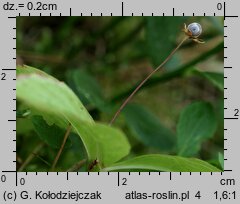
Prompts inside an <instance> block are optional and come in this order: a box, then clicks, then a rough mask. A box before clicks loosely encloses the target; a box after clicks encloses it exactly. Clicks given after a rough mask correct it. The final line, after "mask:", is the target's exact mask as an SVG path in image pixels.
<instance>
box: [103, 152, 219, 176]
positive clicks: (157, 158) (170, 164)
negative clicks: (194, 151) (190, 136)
mask: <svg viewBox="0 0 240 204" xmlns="http://www.w3.org/2000/svg"><path fill="white" fill-rule="evenodd" d="M134 169H135V170H139V169H140V170H150V171H151V170H152V171H171V172H217V171H221V170H220V169H218V168H216V167H214V166H212V165H211V164H209V163H207V162H205V161H202V160H199V159H195V158H184V157H180V156H171V155H161V154H151V155H143V156H139V157H135V158H132V159H129V160H127V161H123V162H119V163H115V164H114V165H112V166H109V167H107V168H105V169H103V171H122V170H134Z"/></svg>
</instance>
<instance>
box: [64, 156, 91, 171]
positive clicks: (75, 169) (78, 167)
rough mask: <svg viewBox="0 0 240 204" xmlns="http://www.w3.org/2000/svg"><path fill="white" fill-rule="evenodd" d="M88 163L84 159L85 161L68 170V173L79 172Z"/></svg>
mask: <svg viewBox="0 0 240 204" xmlns="http://www.w3.org/2000/svg"><path fill="white" fill-rule="evenodd" d="M86 162H87V160H86V159H83V160H81V161H79V162H77V163H76V164H74V165H73V166H72V167H71V168H69V169H68V170H67V172H74V171H77V170H78V169H80V168H81V167H82V166H83V165H84V164H85V163H86Z"/></svg>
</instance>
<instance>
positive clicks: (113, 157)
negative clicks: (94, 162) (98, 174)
mask: <svg viewBox="0 0 240 204" xmlns="http://www.w3.org/2000/svg"><path fill="white" fill-rule="evenodd" d="M92 130H93V134H94V135H95V138H96V141H97V144H98V145H99V147H100V157H99V159H100V161H103V166H108V165H110V164H112V163H114V162H117V161H118V160H120V159H122V158H123V157H124V156H127V155H128V154H129V152H130V144H129V142H128V140H127V138H126V136H125V135H124V134H123V132H122V131H120V130H118V129H116V128H112V127H110V126H107V125H103V124H95V125H94V128H93V129H92Z"/></svg>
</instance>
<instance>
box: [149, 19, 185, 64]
mask: <svg viewBox="0 0 240 204" xmlns="http://www.w3.org/2000/svg"><path fill="white" fill-rule="evenodd" d="M146 21H147V22H146V23H147V25H146V45H147V46H146V48H147V53H148V55H149V57H150V59H151V61H152V63H153V66H158V65H159V64H160V63H161V62H163V60H164V59H166V57H167V56H168V55H169V54H170V53H171V51H172V49H173V48H174V46H175V44H176V39H177V38H178V36H179V35H180V34H181V29H182V28H183V23H184V17H183V18H179V17H157V16H155V17H152V16H151V17H146ZM171 62H173V61H172V60H170V61H169V63H168V64H170V63H171ZM166 66H167V65H166Z"/></svg>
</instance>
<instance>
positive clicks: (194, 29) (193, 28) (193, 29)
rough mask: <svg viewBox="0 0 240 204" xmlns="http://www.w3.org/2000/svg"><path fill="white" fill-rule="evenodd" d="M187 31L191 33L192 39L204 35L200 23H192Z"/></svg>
mask: <svg viewBox="0 0 240 204" xmlns="http://www.w3.org/2000/svg"><path fill="white" fill-rule="evenodd" d="M187 30H188V31H189V32H190V33H191V35H192V37H198V36H199V35H201V33H202V26H201V25H200V24H199V23H191V24H189V25H188V27H187Z"/></svg>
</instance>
